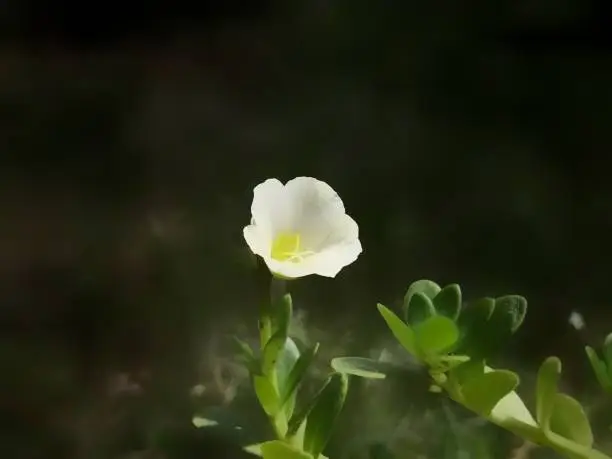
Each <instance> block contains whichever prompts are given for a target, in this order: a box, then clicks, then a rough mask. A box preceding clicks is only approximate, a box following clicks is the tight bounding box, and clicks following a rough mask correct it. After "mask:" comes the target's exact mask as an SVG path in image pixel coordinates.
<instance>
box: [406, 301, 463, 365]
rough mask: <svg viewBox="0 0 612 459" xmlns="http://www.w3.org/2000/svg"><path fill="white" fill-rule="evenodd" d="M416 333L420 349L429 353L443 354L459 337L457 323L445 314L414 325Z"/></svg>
mask: <svg viewBox="0 0 612 459" xmlns="http://www.w3.org/2000/svg"><path fill="white" fill-rule="evenodd" d="M415 297H416V295H415ZM414 334H415V337H416V343H417V347H418V349H419V350H420V351H422V352H423V353H424V354H427V355H436V354H441V353H443V352H444V351H447V350H449V349H450V348H451V347H453V346H454V345H455V343H456V342H457V340H458V339H459V329H458V328H457V325H455V322H454V321H453V320H451V319H449V318H448V317H444V316H433V317H430V318H429V319H427V320H425V321H424V322H421V323H420V324H419V325H417V326H415V327H414Z"/></svg>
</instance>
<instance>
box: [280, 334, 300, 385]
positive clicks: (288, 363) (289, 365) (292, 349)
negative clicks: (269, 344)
mask: <svg viewBox="0 0 612 459" xmlns="http://www.w3.org/2000/svg"><path fill="white" fill-rule="evenodd" d="M299 358H300V350H299V349H298V347H297V345H296V344H295V341H293V339H291V338H286V339H285V343H284V345H283V348H282V349H281V351H280V352H279V354H278V359H277V361H276V380H277V383H278V392H279V393H281V394H282V393H283V392H284V391H285V386H286V385H287V380H288V378H289V375H290V374H291V371H292V370H293V367H294V366H295V364H296V362H297V361H298V359H299Z"/></svg>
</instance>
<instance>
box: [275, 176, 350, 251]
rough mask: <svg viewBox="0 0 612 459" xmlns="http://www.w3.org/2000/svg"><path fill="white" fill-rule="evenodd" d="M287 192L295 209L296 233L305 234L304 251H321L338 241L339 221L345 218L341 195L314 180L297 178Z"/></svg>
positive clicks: (286, 186)
mask: <svg viewBox="0 0 612 459" xmlns="http://www.w3.org/2000/svg"><path fill="white" fill-rule="evenodd" d="M285 188H286V192H287V195H288V196H287V199H288V200H289V201H290V205H291V207H292V208H293V209H295V214H294V221H293V228H292V230H293V231H296V232H299V233H300V234H301V236H302V242H303V245H304V247H307V248H308V249H309V250H315V251H318V250H320V248H321V247H323V246H325V245H329V244H330V243H332V242H333V241H334V240H336V238H335V237H334V236H335V232H336V227H337V226H338V221H339V220H340V219H342V217H344V215H345V210H344V203H343V202H342V199H340V196H338V193H336V192H335V191H334V189H333V188H332V187H330V186H329V185H328V184H327V183H325V182H323V181H321V180H317V179H315V178H312V177H296V178H294V179H293V180H289V181H288V182H287V184H286V185H285Z"/></svg>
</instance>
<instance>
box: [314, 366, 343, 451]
mask: <svg viewBox="0 0 612 459" xmlns="http://www.w3.org/2000/svg"><path fill="white" fill-rule="evenodd" d="M347 392H348V376H347V375H345V374H342V373H334V374H332V375H331V376H330V378H329V379H328V381H327V383H326V384H325V387H324V388H323V390H322V391H321V392H320V393H319V395H318V397H317V399H316V403H315V404H314V406H313V408H312V410H311V411H310V414H309V415H308V423H307V424H306V431H305V432H304V450H305V451H308V452H309V453H310V454H312V455H313V457H314V458H315V459H317V458H318V457H319V454H321V453H322V452H323V448H325V445H326V444H327V442H328V441H329V438H330V437H331V434H332V430H333V428H334V425H335V423H336V419H337V418H338V415H339V414H340V411H341V410H342V407H343V406H344V401H345V400H346V394H347Z"/></svg>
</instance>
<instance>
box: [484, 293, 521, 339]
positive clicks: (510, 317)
mask: <svg viewBox="0 0 612 459" xmlns="http://www.w3.org/2000/svg"><path fill="white" fill-rule="evenodd" d="M526 314H527V300H526V299H525V298H523V297H522V296H519V295H506V296H502V297H499V298H497V299H496V300H495V311H494V312H493V315H492V316H491V319H490V321H491V322H496V321H497V320H499V322H500V325H502V324H503V326H505V327H507V328H508V329H509V330H510V332H511V333H514V332H516V330H518V328H519V327H520V326H521V324H522V323H523V320H525V315H526Z"/></svg>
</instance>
